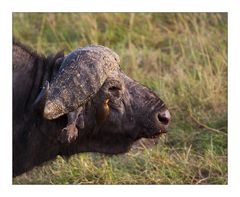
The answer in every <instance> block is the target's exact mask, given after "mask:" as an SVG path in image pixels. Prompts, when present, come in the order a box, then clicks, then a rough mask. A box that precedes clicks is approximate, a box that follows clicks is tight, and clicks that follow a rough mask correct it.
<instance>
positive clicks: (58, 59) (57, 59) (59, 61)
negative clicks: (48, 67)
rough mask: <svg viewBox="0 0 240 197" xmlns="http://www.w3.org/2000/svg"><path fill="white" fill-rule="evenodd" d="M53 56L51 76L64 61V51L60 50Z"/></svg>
mask: <svg viewBox="0 0 240 197" xmlns="http://www.w3.org/2000/svg"><path fill="white" fill-rule="evenodd" d="M54 58H55V59H54V61H55V62H54V66H53V74H52V76H53V77H54V76H55V75H56V74H57V72H58V70H59V68H60V67H61V65H62V63H63V61H64V52H63V51H60V52H59V53H57V54H56V55H55V57H54ZM53 77H52V78H53Z"/></svg>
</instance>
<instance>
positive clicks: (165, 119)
mask: <svg viewBox="0 0 240 197" xmlns="http://www.w3.org/2000/svg"><path fill="white" fill-rule="evenodd" d="M157 118H158V121H159V122H160V123H162V124H164V125H168V123H169V121H170V113H169V111H168V110H165V111H163V112H160V113H158V115H157Z"/></svg>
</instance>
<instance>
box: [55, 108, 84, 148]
mask: <svg viewBox="0 0 240 197" xmlns="http://www.w3.org/2000/svg"><path fill="white" fill-rule="evenodd" d="M82 116H83V107H79V108H78V109H77V110H76V111H74V112H69V113H68V115H67V117H68V124H67V126H66V127H64V128H63V129H62V132H61V134H60V136H59V140H60V142H61V143H67V144H70V143H71V142H74V141H75V140H76V138H77V137H78V128H77V126H76V125H77V122H78V123H79V122H80V125H79V127H80V129H83V128H84V120H83V117H82ZM79 120H80V121H79Z"/></svg>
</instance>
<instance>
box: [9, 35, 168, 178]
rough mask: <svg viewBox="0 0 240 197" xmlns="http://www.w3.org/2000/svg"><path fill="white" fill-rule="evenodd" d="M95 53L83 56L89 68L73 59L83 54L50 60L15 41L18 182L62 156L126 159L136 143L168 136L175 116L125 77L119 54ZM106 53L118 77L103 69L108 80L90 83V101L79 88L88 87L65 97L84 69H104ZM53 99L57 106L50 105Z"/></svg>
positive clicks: (15, 164) (15, 161)
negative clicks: (122, 156) (102, 155)
mask: <svg viewBox="0 0 240 197" xmlns="http://www.w3.org/2000/svg"><path fill="white" fill-rule="evenodd" d="M92 47H94V51H96V54H95V52H94V53H93V57H92V58H93V59H92V60H91V57H88V56H84V57H85V58H86V59H85V60H84V61H87V62H90V64H89V65H88V64H82V62H83V59H82V58H75V57H74V54H76V51H79V49H78V50H76V51H74V52H72V53H70V54H69V55H66V56H64V53H63V52H59V53H57V54H55V55H50V56H48V57H45V56H43V55H39V54H38V53H37V52H35V51H34V50H32V49H30V48H29V47H27V46H25V45H24V44H22V43H20V42H18V41H16V40H13V176H17V175H20V174H21V173H23V172H26V171H28V170H30V169H32V168H33V167H34V166H37V165H40V164H41V163H43V162H45V161H48V160H51V159H54V158H55V157H56V156H57V155H62V156H70V155H73V154H76V153H80V152H99V153H105V154H119V153H125V152H127V151H129V150H130V148H131V147H132V145H133V144H134V142H136V141H137V140H139V139H141V138H149V139H152V138H158V137H159V135H161V134H162V133H165V132H166V131H167V127H168V125H169V121H170V113H169V111H168V109H167V107H166V105H165V103H164V102H163V101H162V100H161V99H160V98H159V97H158V96H157V95H156V94H155V93H154V92H152V91H151V90H149V89H148V88H147V87H144V86H143V85H141V84H140V83H138V82H136V81H134V80H133V79H131V78H129V77H128V76H127V75H126V74H125V73H123V72H122V71H121V69H120V68H119V59H118V56H117V55H116V54H115V53H114V52H112V51H111V50H110V49H107V48H106V50H107V52H106V53H105V52H104V51H102V47H99V46H92ZM86 48H89V46H88V47H86ZM86 48H82V51H85V49H86ZM98 48H99V49H101V50H98ZM91 49H92V48H91ZM95 49H96V50H95ZM104 50H105V49H104ZM80 51H81V50H80ZM77 53H78V52H77ZM81 53H82V52H81ZM102 53H104V58H107V59H108V65H110V64H111V62H112V61H115V62H114V66H115V67H114V69H115V68H116V69H115V70H114V69H113V74H112V73H110V74H109V73H106V72H105V70H104V69H103V70H102V71H103V73H105V74H106V75H104V76H105V77H104V80H102V78H101V76H100V77H99V76H98V75H95V77H94V79H96V82H93V81H94V80H93V78H91V77H90V78H86V80H87V81H90V82H88V83H87V84H88V86H91V87H93V89H91V90H88V91H87V90H86V91H85V92H87V93H89V95H87V97H86V98H87V99H83V97H81V95H82V93H80V92H78V91H80V88H79V87H80V86H81V84H79V82H81V83H83V81H81V80H80V81H78V82H77V83H73V87H69V88H67V93H64V92H65V91H66V89H64V87H65V86H68V85H67V84H68V83H69V84H71V83H72V82H73V81H71V80H74V79H75V77H76V76H80V78H81V77H82V76H83V75H81V73H84V72H86V71H83V70H84V66H93V67H94V65H95V66H96V65H97V66H98V68H99V69H100V71H101V66H104V65H105V63H104V62H101V64H99V61H100V59H101V58H102V56H101V54H102ZM84 54H85V52H84ZM91 54H92V52H91ZM97 55H99V56H98V57H100V59H99V58H97ZM77 57H79V54H78V55H77ZM88 58H90V59H88ZM104 58H103V59H104ZM111 58H113V59H111ZM93 60H94V61H93ZM72 62H75V66H76V67H75V69H74V70H75V71H77V72H75V71H74V72H71V69H70V67H71V66H72ZM80 64H81V66H79V65H80ZM110 68H112V67H111V66H110ZM114 73H115V74H114ZM116 73H117V74H116ZM85 74H86V73H84V76H85ZM75 75H76V76H75ZM97 80H100V81H99V82H98V81H97ZM89 83H95V84H94V85H93V84H89ZM96 83H98V84H96ZM59 84H64V85H59ZM82 85H83V84H82ZM94 87H96V88H94ZM84 88H88V87H85V86H84ZM62 93H63V94H62ZM59 95H65V96H66V95H67V96H69V98H70V99H67V102H65V101H66V99H65V101H64V102H65V103H64V102H63V103H61V107H62V108H61V109H59V108H57V107H56V102H55V101H56V100H57V101H59V100H61V99H62V98H60V97H61V96H59ZM79 95H80V96H79ZM53 97H54V99H55V100H54V101H53V100H51V98H53ZM79 97H81V98H79ZM83 100H84V102H82V101H83ZM54 102H55V103H54ZM49 103H50V104H49ZM53 104H54V105H53ZM49 106H55V108H54V107H49ZM63 108H64V110H63ZM56 109H57V110H56ZM99 114H100V115H99ZM71 126H72V127H71ZM69 128H70V129H69ZM73 131H74V132H73Z"/></svg>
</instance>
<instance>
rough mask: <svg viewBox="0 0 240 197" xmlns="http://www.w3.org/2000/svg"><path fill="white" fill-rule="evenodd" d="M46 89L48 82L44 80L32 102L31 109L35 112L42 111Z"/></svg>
mask: <svg viewBox="0 0 240 197" xmlns="http://www.w3.org/2000/svg"><path fill="white" fill-rule="evenodd" d="M48 91H49V82H48V81H46V82H45V84H44V86H43V88H42V90H41V91H40V93H39V94H38V96H37V98H36V99H35V101H34V103H33V110H34V111H36V112H40V113H41V114H42V113H43V110H44V107H45V103H46V100H47V97H48Z"/></svg>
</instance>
